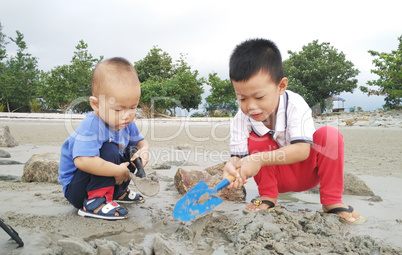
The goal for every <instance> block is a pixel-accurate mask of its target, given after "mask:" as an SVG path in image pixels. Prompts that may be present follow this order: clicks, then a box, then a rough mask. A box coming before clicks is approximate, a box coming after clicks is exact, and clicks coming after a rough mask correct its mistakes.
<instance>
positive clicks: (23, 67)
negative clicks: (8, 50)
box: [0, 30, 39, 112]
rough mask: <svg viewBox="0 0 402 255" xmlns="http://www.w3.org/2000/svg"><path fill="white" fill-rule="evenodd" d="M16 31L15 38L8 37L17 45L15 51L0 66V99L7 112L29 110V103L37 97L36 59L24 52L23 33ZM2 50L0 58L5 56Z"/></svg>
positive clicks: (37, 72) (37, 74)
mask: <svg viewBox="0 0 402 255" xmlns="http://www.w3.org/2000/svg"><path fill="white" fill-rule="evenodd" d="M16 33H17V36H16V38H11V37H9V39H10V40H11V41H12V42H13V43H15V44H16V45H17V47H18V49H17V53H16V55H15V56H11V57H10V58H9V59H7V61H6V62H5V64H3V65H2V67H0V69H1V72H0V100H1V104H3V105H5V106H6V108H7V110H8V111H9V112H10V111H19V112H29V111H30V103H31V102H32V101H33V100H35V99H36V97H37V87H38V83H39V70H38V67H37V66H38V61H37V59H36V58H35V57H32V55H31V54H29V53H26V52H25V51H26V49H27V45H26V43H25V41H24V35H23V34H22V33H21V32H20V31H18V30H17V31H16ZM3 41H4V37H3ZM2 52H3V53H2V58H5V51H4V48H3V49H2Z"/></svg>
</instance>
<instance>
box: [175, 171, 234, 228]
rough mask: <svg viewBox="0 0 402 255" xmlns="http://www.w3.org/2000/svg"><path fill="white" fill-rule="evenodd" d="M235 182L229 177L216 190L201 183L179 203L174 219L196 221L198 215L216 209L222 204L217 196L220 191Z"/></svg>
mask: <svg viewBox="0 0 402 255" xmlns="http://www.w3.org/2000/svg"><path fill="white" fill-rule="evenodd" d="M234 180H235V177H234V176H232V175H229V176H228V177H227V178H226V179H223V180H222V181H221V182H220V183H218V184H217V185H216V186H215V187H214V188H208V185H207V184H206V183H205V182H204V181H201V182H200V183H198V184H197V185H195V186H194V188H192V189H191V190H190V191H189V192H187V194H186V195H184V197H182V198H181V199H180V200H179V201H177V203H176V205H175V207H174V209H173V216H174V218H175V219H178V220H182V221H189V220H192V219H195V218H196V217H197V216H198V215H201V214H203V213H206V212H208V211H210V210H212V209H214V208H215V207H216V206H217V205H219V204H220V203H222V198H220V197H218V196H217V193H218V191H219V190H221V189H223V188H224V187H226V186H228V185H229V184H230V183H231V182H233V181H234Z"/></svg>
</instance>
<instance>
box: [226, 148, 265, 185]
mask: <svg viewBox="0 0 402 255" xmlns="http://www.w3.org/2000/svg"><path fill="white" fill-rule="evenodd" d="M261 166H262V165H261V157H260V154H258V153H256V154H252V155H249V156H247V157H244V158H242V159H240V158H236V157H232V158H231V159H230V161H229V162H227V163H226V165H225V167H224V169H223V178H226V177H228V176H229V175H233V176H234V177H236V180H235V181H234V182H232V183H231V184H229V185H228V186H227V188H229V189H231V188H240V187H241V186H243V185H244V184H245V183H247V179H248V178H250V177H253V176H254V175H256V174H257V173H258V172H259V171H260V169H261ZM238 169H239V170H238Z"/></svg>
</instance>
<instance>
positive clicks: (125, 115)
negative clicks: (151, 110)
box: [122, 110, 135, 120]
mask: <svg viewBox="0 0 402 255" xmlns="http://www.w3.org/2000/svg"><path fill="white" fill-rule="evenodd" d="M134 113H135V112H133V111H132V110H128V111H124V113H123V114H122V119H123V120H125V119H128V118H130V116H131V115H133V114H134Z"/></svg>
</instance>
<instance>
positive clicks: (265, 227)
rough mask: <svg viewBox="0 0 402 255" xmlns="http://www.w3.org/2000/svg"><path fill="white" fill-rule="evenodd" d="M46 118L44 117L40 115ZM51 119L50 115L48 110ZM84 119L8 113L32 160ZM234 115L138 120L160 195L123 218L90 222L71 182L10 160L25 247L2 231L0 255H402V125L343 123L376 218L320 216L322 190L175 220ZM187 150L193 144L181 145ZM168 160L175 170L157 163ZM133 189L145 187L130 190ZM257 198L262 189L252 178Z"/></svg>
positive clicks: (4, 169)
mask: <svg viewBox="0 0 402 255" xmlns="http://www.w3.org/2000/svg"><path fill="white" fill-rule="evenodd" d="M33 116H36V115H33ZM46 116H47V115H46ZM79 120H80V118H76V119H71V118H69V119H67V120H66V119H63V118H57V117H54V116H51V117H49V118H48V117H43V116H42V117H34V118H32V117H31V118H29V116H28V117H27V116H22V117H18V118H10V117H3V118H1V116H0V127H1V126H5V125H7V126H9V128H10V131H11V134H12V135H13V137H14V138H15V139H16V140H17V141H18V142H19V146H17V147H14V148H1V149H3V150H6V151H8V152H10V154H11V155H12V157H11V158H10V159H12V160H16V161H19V162H22V163H25V162H26V161H27V160H28V159H29V158H30V157H31V156H32V155H33V154H37V153H42V152H59V151H60V147H61V144H62V142H63V141H64V139H65V138H66V137H67V136H68V134H69V132H71V130H73V129H74V127H76V126H77V125H78V123H79ZM229 121H230V119H193V120H191V121H189V120H188V119H182V118H176V119H159V120H147V119H140V120H137V121H136V122H137V124H138V126H139V128H140V130H141V132H142V133H143V134H144V135H145V136H146V138H147V139H148V141H150V145H151V160H150V163H149V164H148V165H147V167H146V168H145V170H146V171H147V172H148V173H149V172H152V171H155V172H156V173H157V176H158V180H159V184H160V191H159V193H158V194H157V195H156V196H153V197H145V199H146V201H145V203H144V204H140V205H127V206H126V207H127V209H128V210H129V214H130V217H129V219H127V220H123V221H103V220H95V219H88V218H83V217H80V216H78V215H77V210H76V209H74V208H73V206H71V205H70V204H69V203H68V202H67V201H66V199H65V198H64V197H63V194H62V189H61V185H59V184H55V183H23V182H20V181H18V179H19V178H20V177H21V175H22V173H23V165H12V166H4V165H0V177H2V178H3V179H8V180H0V198H1V201H2V206H1V207H0V218H2V219H3V220H5V221H6V223H8V224H9V225H11V226H12V227H13V228H14V229H15V230H16V231H17V232H18V233H19V235H20V236H21V238H22V239H23V241H24V243H25V246H24V247H23V248H16V247H17V244H16V243H15V242H12V241H8V239H9V237H8V235H7V234H6V233H5V232H4V231H1V230H0V254H153V253H155V254H269V253H272V254H305V253H309V254H328V253H333V254H353V253H355V254H401V253H402V243H401V242H400V240H402V215H401V213H400V212H401V211H402V203H401V202H400V198H399V197H400V193H401V192H402V187H401V185H400V184H401V183H402V182H401V181H402V161H401V158H402V157H401V156H402V155H401V154H402V150H401V144H402V128H401V127H400V125H399V126H398V125H389V126H388V127H356V126H352V127H348V126H342V125H339V129H340V131H341V133H342V134H343V135H344V140H345V144H346V145H345V146H346V148H345V154H346V155H345V171H346V172H350V173H353V174H355V175H357V176H358V177H359V178H361V179H362V180H363V181H365V182H366V184H367V185H368V186H369V187H370V188H371V189H372V190H373V191H374V193H375V194H376V195H378V196H380V197H381V198H382V199H383V201H381V202H374V201H370V200H369V199H370V197H364V196H363V197H358V196H344V202H345V203H346V204H350V205H353V206H354V207H355V208H356V209H358V210H359V211H360V212H361V214H362V215H364V216H366V217H367V222H366V223H364V224H361V225H349V224H344V223H341V222H339V221H338V218H337V217H336V216H334V215H324V216H322V215H321V214H319V213H318V211H320V210H321V205H320V204H319V196H318V195H317V194H311V193H307V192H303V193H287V194H281V196H280V197H279V205H280V206H279V207H278V208H276V209H274V210H271V211H269V212H264V213H251V214H248V215H244V214H243V213H242V210H243V209H244V207H245V205H246V201H245V202H228V201H224V202H223V203H222V204H221V205H219V206H217V207H216V208H215V209H213V210H212V211H211V212H209V213H207V214H205V215H203V216H202V217H199V218H197V219H196V220H193V221H190V222H180V221H177V220H175V219H174V218H173V214H172V212H173V207H174V205H175V203H176V202H177V201H178V200H179V199H180V198H181V195H179V193H178V192H177V191H176V189H175V188H174V185H173V176H174V174H175V173H176V171H177V169H178V168H179V167H182V168H184V169H199V170H201V169H204V168H206V167H209V166H212V165H216V164H218V163H221V162H223V161H225V160H227V159H228V158H229V148H228V143H229V134H228V132H229ZM177 148H184V149H180V150H179V149H177ZM166 162H167V163H168V165H170V166H171V168H170V169H156V170H154V169H152V166H153V165H155V164H161V163H166ZM130 187H131V188H132V189H133V190H135V189H136V187H135V185H134V184H132V185H131V186H130ZM246 188H247V201H249V200H251V199H252V198H253V197H255V196H256V195H257V189H256V186H255V183H254V182H253V180H252V179H250V181H249V183H247V186H246Z"/></svg>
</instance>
